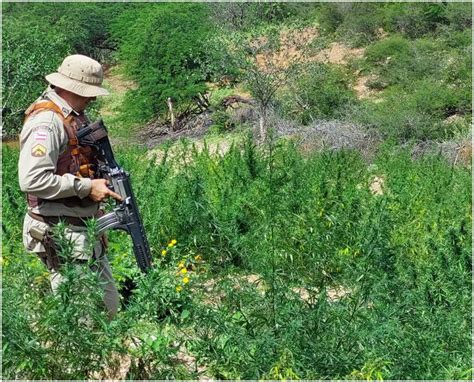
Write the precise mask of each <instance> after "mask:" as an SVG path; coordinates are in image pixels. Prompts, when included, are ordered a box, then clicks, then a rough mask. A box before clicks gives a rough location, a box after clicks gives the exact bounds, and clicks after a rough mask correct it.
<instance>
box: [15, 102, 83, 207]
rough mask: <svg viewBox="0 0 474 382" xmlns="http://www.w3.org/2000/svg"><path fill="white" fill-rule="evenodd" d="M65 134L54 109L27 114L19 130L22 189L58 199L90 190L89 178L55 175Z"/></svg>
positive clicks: (64, 142) (46, 197)
mask: <svg viewBox="0 0 474 382" xmlns="http://www.w3.org/2000/svg"><path fill="white" fill-rule="evenodd" d="M67 142H68V138H67V134H66V132H65V130H64V128H63V126H62V123H61V122H60V121H59V120H58V118H57V117H56V116H55V115H54V112H50V111H45V112H41V113H38V114H37V115H35V116H34V117H32V118H30V119H29V120H28V121H27V122H26V124H25V126H24V127H23V130H22V132H21V134H20V145H21V151H20V159H19V163H18V178H19V183H20V188H21V190H22V191H23V192H28V193H31V194H32V195H35V196H37V197H39V198H41V199H59V198H67V197H71V196H79V197H80V198H81V199H82V198H85V197H86V196H88V195H89V194H90V192H91V187H92V181H91V179H88V178H79V177H77V176H74V175H72V174H64V175H56V174H54V172H55V170H56V163H57V161H58V158H59V155H60V153H61V152H62V151H63V150H64V149H65V148H66V145H67Z"/></svg>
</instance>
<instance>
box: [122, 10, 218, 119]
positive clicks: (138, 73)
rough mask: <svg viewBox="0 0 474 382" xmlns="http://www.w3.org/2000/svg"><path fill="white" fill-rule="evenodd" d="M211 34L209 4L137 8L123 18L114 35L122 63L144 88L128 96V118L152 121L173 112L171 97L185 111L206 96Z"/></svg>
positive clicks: (140, 86)
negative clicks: (169, 108) (169, 105)
mask: <svg viewBox="0 0 474 382" xmlns="http://www.w3.org/2000/svg"><path fill="white" fill-rule="evenodd" d="M134 5H135V4H134ZM211 33H212V27H211V24H210V21H209V18H208V14H207V10H206V7H205V6H204V5H203V4H146V5H143V6H141V5H140V6H137V5H135V6H134V7H131V8H130V10H129V11H127V12H125V13H124V14H123V15H121V16H120V17H119V18H118V19H117V20H116V22H114V24H113V35H114V38H115V39H117V41H118V42H119V43H120V50H119V58H120V59H121V61H122V63H123V64H124V65H125V69H126V71H127V72H128V74H129V75H130V76H131V78H132V79H133V80H135V81H136V82H137V83H138V85H139V88H138V89H137V90H134V91H131V92H130V93H129V94H128V96H127V101H126V103H127V111H128V113H129V114H130V115H132V116H133V117H134V118H135V119H138V120H139V119H145V120H147V119H150V118H151V117H153V116H154V115H155V114H157V113H160V112H164V111H165V110H167V105H166V100H167V99H168V97H171V98H172V99H173V100H174V101H175V104H176V105H177V108H178V111H179V110H180V109H184V108H185V107H186V106H187V104H189V102H191V101H192V99H193V97H194V96H196V95H197V94H198V93H199V92H204V91H205V90H206V85H205V81H206V80H207V77H208V73H207V68H206V67H205V65H204V64H203V63H204V62H205V61H206V57H209V55H210V52H209V51H208V46H207V41H208V39H209V38H210V36H211Z"/></svg>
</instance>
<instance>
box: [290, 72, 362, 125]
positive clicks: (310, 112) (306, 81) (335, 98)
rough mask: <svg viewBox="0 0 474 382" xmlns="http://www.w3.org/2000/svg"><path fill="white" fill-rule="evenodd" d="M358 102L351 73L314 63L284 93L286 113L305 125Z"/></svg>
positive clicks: (333, 115) (330, 115) (334, 115)
mask: <svg viewBox="0 0 474 382" xmlns="http://www.w3.org/2000/svg"><path fill="white" fill-rule="evenodd" d="M353 102H355V96H354V93H353V91H352V90H351V89H350V87H349V79H348V77H347V74H345V73H344V72H343V71H341V70H340V69H338V68H335V67H331V66H329V65H326V64H319V63H313V64H310V65H308V66H307V67H306V70H303V74H302V75H301V76H300V77H299V78H297V79H296V81H295V83H294V84H292V85H291V86H290V90H289V91H286V89H285V92H284V94H283V95H282V96H281V107H282V109H283V112H284V114H286V115H287V116H288V117H290V118H292V119H295V120H297V121H299V122H301V123H303V124H308V123H310V122H311V121H312V120H314V119H317V118H334V117H336V116H337V115H341V114H343V113H344V108H345V107H347V106H348V104H350V103H353Z"/></svg>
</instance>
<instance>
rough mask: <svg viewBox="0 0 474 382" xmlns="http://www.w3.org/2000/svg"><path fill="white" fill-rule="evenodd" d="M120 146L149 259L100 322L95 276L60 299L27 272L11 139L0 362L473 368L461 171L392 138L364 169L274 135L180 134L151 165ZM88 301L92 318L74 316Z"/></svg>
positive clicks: (438, 372)
mask: <svg viewBox="0 0 474 382" xmlns="http://www.w3.org/2000/svg"><path fill="white" fill-rule="evenodd" d="M119 154H120V155H119V161H120V162H121V163H122V164H123V165H124V166H125V168H127V170H129V171H130V172H131V173H132V181H133V186H134V189H135V191H136V195H137V199H138V201H139V204H140V209H141V211H142V214H143V218H144V224H145V227H146V230H147V233H148V237H149V239H150V243H151V246H152V252H153V256H154V259H155V267H154V269H153V270H152V271H151V272H150V273H149V274H148V275H147V276H146V277H145V276H139V275H138V274H135V275H133V273H130V274H131V275H133V277H134V278H135V280H136V283H137V288H136V290H135V291H134V292H133V294H132V296H131V299H130V301H129V304H128V308H127V310H124V311H122V312H119V315H118V316H117V318H116V320H115V321H114V322H112V323H107V322H105V321H103V319H100V317H102V315H103V312H101V311H100V309H99V308H100V307H99V306H97V305H96V303H94V302H93V300H94V299H95V297H94V294H93V293H90V294H89V295H88V297H87V309H86V308H84V304H85V302H86V300H85V299H84V293H85V292H84V293H80V294H79V295H78V294H76V292H78V291H81V290H82V289H81V288H82V287H80V285H84V287H87V288H91V287H92V288H94V284H93V279H90V281H88V282H87V283H85V284H82V283H84V282H85V281H86V279H81V278H77V277H71V278H70V279H69V280H70V281H69V284H66V285H65V287H64V289H63V290H62V291H61V293H60V294H59V295H51V294H49V292H48V291H47V281H40V280H36V277H38V276H40V275H42V274H43V273H44V268H43V267H42V265H41V264H40V263H39V261H38V260H37V259H35V258H33V257H31V256H29V255H27V254H26V253H24V251H23V249H22V246H21V215H22V214H23V213H24V206H23V205H22V204H20V203H18V202H17V205H16V206H15V205H14V204H12V200H15V195H17V194H19V191H18V188H17V187H16V186H14V185H15V184H16V183H15V181H14V179H15V177H16V171H15V166H16V163H17V155H18V153H17V151H12V150H10V149H7V150H6V156H4V167H5V166H6V167H5V168H6V169H9V171H7V172H5V175H6V176H7V179H6V181H5V183H6V184H11V185H12V187H10V188H6V189H4V192H3V195H2V197H3V205H4V219H5V221H6V222H8V230H9V231H8V233H9V234H8V235H5V234H4V235H3V248H4V255H3V266H4V268H3V272H4V277H5V283H4V287H5V290H4V295H3V296H4V299H3V303H4V318H3V319H4V332H3V346H4V357H3V362H4V363H3V366H4V367H3V369H4V375H5V376H7V377H9V378H13V377H16V378H26V377H28V378H32V379H33V378H59V377H62V378H69V379H74V378H90V376H91V373H92V372H93V371H94V370H99V369H101V368H102V367H104V365H105V364H107V363H108V362H109V361H110V362H112V361H111V360H112V358H113V357H112V356H111V354H112V353H113V352H119V353H122V354H129V355H130V356H131V357H132V359H133V360H134V361H133V362H132V366H131V368H130V370H129V374H128V377H129V378H133V379H163V378H183V379H195V378H197V377H198V376H199V373H198V371H197V370H196V369H195V368H194V367H191V368H188V367H183V366H179V363H177V362H176V357H178V354H180V352H183V351H186V352H191V354H193V357H195V360H196V364H197V365H205V367H206V371H205V372H204V373H205V374H206V375H211V376H213V377H215V378H234V379H235V378H242V379H259V378H270V377H271V378H277V377H278V378H280V377H281V378H297V377H299V378H311V379H343V378H383V379H405V378H408V377H410V378H416V379H445V378H453V377H458V378H469V377H470V374H471V373H470V371H469V367H470V360H471V355H470V350H471V340H470V339H471V326H470V317H471V311H470V306H471V304H470V303H471V246H472V243H471V235H470V232H471V215H470V214H471V211H470V201H471V200H470V191H471V190H470V188H471V175H470V171H469V170H468V169H464V168H460V167H451V166H449V165H447V164H446V163H445V162H444V161H443V160H442V159H441V158H439V157H427V158H424V159H422V160H419V161H413V160H412V159H411V158H410V157H409V155H408V153H407V152H405V151H402V152H400V150H399V149H396V148H394V147H391V146H388V145H387V146H386V147H384V148H382V150H381V151H380V154H379V156H378V158H376V160H375V163H374V164H373V165H372V166H370V167H367V165H366V163H365V162H364V161H363V160H362V158H361V157H360V156H359V155H358V154H357V153H354V152H349V151H341V152H322V153H315V154H312V155H309V156H305V157H303V156H302V155H301V154H300V153H299V152H298V151H297V150H296V148H295V147H293V146H292V145H291V144H286V143H283V142H280V143H278V142H277V143H275V142H274V143H272V142H271V141H270V142H269V144H268V145H267V146H266V147H264V148H263V149H257V148H256V147H255V146H254V145H253V143H252V142H251V141H250V140H249V141H247V142H245V143H243V144H242V145H241V146H236V147H234V148H232V149H231V150H230V151H229V152H228V153H227V154H225V155H222V156H217V157H213V156H211V155H210V153H209V152H208V151H207V150H204V151H203V152H201V153H199V152H197V150H194V149H193V148H192V147H190V146H189V145H185V144H184V145H183V147H182V150H181V151H179V152H175V153H174V154H173V155H171V153H170V152H169V151H168V152H167V153H164V156H162V157H161V158H162V159H161V160H159V161H158V162H155V160H149V159H144V153H143V151H142V150H138V149H137V150H127V151H122V152H120V153H119ZM5 158H6V159H5ZM374 177H382V178H383V179H384V183H383V186H382V191H383V193H382V194H380V195H374V194H372V192H371V191H370V188H369V187H370V185H371V183H372V182H373V181H374ZM415 190H416V192H415ZM172 238H176V240H177V241H178V243H177V244H173V242H172V241H170V240H171V239H172ZM112 242H113V245H111V248H113V251H114V253H111V254H110V255H111V256H112V257H113V259H112V262H113V264H114V269H116V271H117V272H119V274H120V273H122V272H123V270H120V264H123V265H122V267H125V266H126V267H129V268H135V269H136V265H135V264H134V262H133V258H132V255H131V254H130V243H129V240H128V238H127V239H124V238H123V237H122V238H118V237H115V238H112ZM163 250H166V253H165V255H163V252H162V251H163ZM124 254H126V255H124ZM127 258H128V260H127ZM129 260H130V261H129ZM127 264H128V265H127ZM183 269H186V271H183ZM119 274H118V275H117V276H119ZM90 275H91V276H92V274H90ZM185 276H186V277H188V278H189V280H188V281H187V282H185V281H184V277H185ZM251 276H252V277H251ZM88 277H89V276H88ZM118 278H119V277H118ZM45 282H46V284H45ZM32 283H33V287H31V284H32ZM45 285H46V286H45ZM68 285H69V287H68ZM178 287H180V288H178ZM67 288H69V290H68V289H67ZM209 288H210V289H209ZM89 299H91V300H90V302H89ZM96 309H99V310H96ZM59 311H61V312H62V314H59V313H58V312H59ZM89 312H90V313H89ZM94 312H95V313H94ZM82 314H89V315H90V317H92V321H91V324H92V325H93V330H86V328H85V327H81V326H77V325H76V322H77V320H78V318H79V317H80V316H81V315H82ZM94 317H97V319H95V318H94ZM66 328H67V329H66ZM57 330H59V333H60V334H61V335H60V336H55V335H54V333H56V331H57ZM334 333H337V335H335V334H334ZM130 343H131V344H133V346H131V345H130ZM97 344H98V345H97ZM183 349H185V350H183ZM26 352H27V353H26ZM73 359H74V361H73ZM101 360H102V361H101ZM18 365H22V366H21V367H20V368H18Z"/></svg>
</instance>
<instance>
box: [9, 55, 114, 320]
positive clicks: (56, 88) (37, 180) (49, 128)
mask: <svg viewBox="0 0 474 382" xmlns="http://www.w3.org/2000/svg"><path fill="white" fill-rule="evenodd" d="M46 80H47V81H48V82H49V84H50V86H49V87H48V88H47V90H46V91H45V92H44V93H43V94H42V95H41V97H40V98H38V99H37V100H36V101H35V102H34V103H33V104H32V105H31V106H30V107H29V108H28V110H27V111H26V112H25V114H26V118H25V122H24V125H23V129H22V131H21V134H20V159H19V164H18V168H19V171H18V174H19V183H20V188H21V190H22V191H23V192H25V193H26V194H27V199H28V213H27V215H26V216H25V220H24V224H23V242H24V245H25V247H26V249H27V250H28V251H30V252H34V253H36V254H38V256H39V257H40V258H41V260H42V261H43V262H44V263H45V264H46V266H47V267H48V270H49V271H50V280H51V287H52V289H53V291H56V290H57V288H58V286H59V285H60V283H61V282H62V281H63V277H62V276H61V274H60V272H59V269H60V265H61V264H60V262H59V257H58V256H57V253H56V250H55V246H54V244H53V242H52V240H50V235H49V234H47V232H48V230H49V229H50V227H51V226H52V225H54V224H56V223H58V222H59V221H60V220H61V221H64V222H65V223H66V224H67V227H66V236H67V237H68V238H69V239H70V240H71V242H72V243H73V247H74V249H73V253H72V261H73V262H74V263H75V264H78V265H79V264H81V263H88V262H89V260H90V258H91V256H92V257H93V259H94V261H93V262H92V264H93V265H92V266H91V268H92V269H93V270H94V271H96V272H97V273H98V275H99V278H100V280H101V284H102V285H103V289H104V303H105V306H106V308H107V311H108V314H109V318H110V319H112V318H113V317H114V315H115V314H116V312H117V310H118V306H119V295H118V292H117V288H116V286H115V283H114V280H113V277H112V273H111V269H110V265H109V262H108V260H107V257H106V256H105V239H104V238H102V239H101V240H99V241H97V242H96V243H95V244H94V245H93V246H90V245H89V243H88V237H87V227H86V226H85V221H86V220H87V219H89V218H93V217H97V216H98V214H99V212H100V209H99V206H100V202H101V201H103V200H105V199H106V198H108V197H110V196H111V197H113V198H115V199H118V200H121V199H122V198H121V196H120V195H118V194H116V193H115V192H113V191H111V190H110V189H109V188H108V187H107V181H106V180H105V179H100V178H98V177H97V174H96V173H95V171H96V170H97V164H98V158H97V157H96V154H97V153H95V151H94V150H93V149H92V148H90V147H81V146H79V145H78V142H77V136H76V131H77V129H80V128H81V126H82V125H83V124H85V123H87V122H88V120H87V118H86V117H85V115H84V111H85V109H86V107H87V106H88V105H89V103H90V102H91V101H93V100H95V99H96V97H98V96H104V95H107V94H108V91H107V90H106V89H104V88H102V87H101V84H102V81H103V71H102V67H101V65H100V64H99V63H98V62H97V61H95V60H93V59H91V58H89V57H86V56H83V55H72V56H68V57H66V58H65V59H64V61H63V63H62V64H61V66H60V67H59V68H58V71H57V72H56V73H52V74H49V75H47V76H46ZM91 247H93V253H89V252H90V251H88V248H91ZM58 262H59V263H58Z"/></svg>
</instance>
